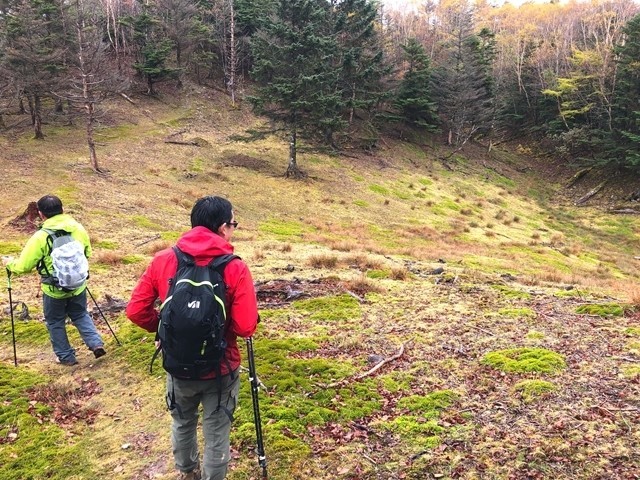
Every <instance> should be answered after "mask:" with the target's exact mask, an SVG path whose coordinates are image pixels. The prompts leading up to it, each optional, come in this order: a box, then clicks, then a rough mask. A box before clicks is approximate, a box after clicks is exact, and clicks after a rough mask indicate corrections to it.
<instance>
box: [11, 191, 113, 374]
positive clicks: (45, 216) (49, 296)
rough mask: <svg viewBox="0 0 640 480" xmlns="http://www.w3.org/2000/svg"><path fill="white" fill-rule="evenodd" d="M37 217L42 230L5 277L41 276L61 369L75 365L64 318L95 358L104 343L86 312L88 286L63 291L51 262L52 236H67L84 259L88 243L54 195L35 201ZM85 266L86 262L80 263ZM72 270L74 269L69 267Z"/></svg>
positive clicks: (30, 240) (44, 302)
mask: <svg viewBox="0 0 640 480" xmlns="http://www.w3.org/2000/svg"><path fill="white" fill-rule="evenodd" d="M37 205H38V214H39V215H40V218H42V220H44V222H43V224H42V228H41V229H40V230H38V231H37V232H36V233H34V234H33V236H32V237H31V238H30V239H29V240H28V241H27V243H26V245H25V247H24V249H23V250H22V252H21V253H20V256H19V257H18V259H17V260H11V259H9V261H8V263H7V265H6V268H7V275H11V274H15V275H20V274H24V273H29V272H31V271H32V270H34V269H37V270H38V273H40V275H41V276H42V292H43V296H42V303H43V310H44V318H45V322H46V324H47V330H48V331H49V338H50V340H51V345H52V346H53V352H54V353H55V354H56V361H57V362H58V363H60V364H62V365H68V366H72V365H77V363H78V361H77V359H76V352H75V350H74V348H73V347H72V346H71V345H70V344H69V339H68V337H67V330H66V327H65V321H66V318H67V316H68V317H69V318H70V319H71V322H72V323H73V325H74V326H75V327H76V328H77V329H78V331H79V332H80V336H81V337H82V340H83V341H84V343H85V344H86V346H87V347H88V348H89V350H91V351H92V352H93V354H94V356H95V357H96V358H99V357H101V356H103V355H104V354H105V353H106V351H105V349H104V342H103V341H102V338H101V336H100V334H99V333H98V330H97V329H96V326H95V325H94V323H93V320H92V319H91V317H90V316H89V313H88V312H87V285H86V280H85V279H82V280H81V282H80V285H79V286H77V287H75V288H72V289H70V288H62V287H60V286H59V285H58V282H57V278H55V277H54V273H53V272H54V268H53V261H52V259H51V249H52V238H51V234H52V233H54V234H55V232H62V231H63V232H68V233H69V234H70V235H71V237H72V240H77V241H78V242H79V243H80V244H81V245H82V246H84V256H85V257H86V258H88V257H89V256H90V255H91V242H90V240H89V235H88V234H87V231H86V230H85V229H84V227H83V226H82V225H81V224H80V223H79V222H77V221H76V220H74V219H73V218H72V217H71V216H70V215H67V214H65V213H63V210H62V201H61V200H60V199H59V198H58V197H56V196H55V195H45V196H44V197H42V198H41V199H40V200H38V204H37ZM82 261H84V262H86V259H82ZM71 267H73V265H72V266H71Z"/></svg>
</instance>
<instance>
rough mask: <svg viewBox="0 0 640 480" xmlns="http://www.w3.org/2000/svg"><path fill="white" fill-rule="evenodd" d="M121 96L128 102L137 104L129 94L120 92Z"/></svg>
mask: <svg viewBox="0 0 640 480" xmlns="http://www.w3.org/2000/svg"><path fill="white" fill-rule="evenodd" d="M120 96H121V97H122V98H124V99H125V100H126V101H127V102H129V103H130V104H131V105H136V102H134V101H133V100H131V99H130V98H129V97H128V96H127V95H125V94H124V93H122V92H121V93H120Z"/></svg>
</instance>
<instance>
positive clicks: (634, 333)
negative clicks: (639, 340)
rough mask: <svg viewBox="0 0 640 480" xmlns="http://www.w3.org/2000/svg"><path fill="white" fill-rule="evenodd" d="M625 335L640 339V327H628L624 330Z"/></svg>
mask: <svg viewBox="0 0 640 480" xmlns="http://www.w3.org/2000/svg"><path fill="white" fill-rule="evenodd" d="M624 334H625V335H628V336H629V337H640V327H628V328H625V329H624Z"/></svg>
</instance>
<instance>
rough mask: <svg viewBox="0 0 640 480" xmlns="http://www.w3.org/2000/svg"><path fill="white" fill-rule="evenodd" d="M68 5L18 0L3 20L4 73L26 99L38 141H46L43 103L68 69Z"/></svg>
mask: <svg viewBox="0 0 640 480" xmlns="http://www.w3.org/2000/svg"><path fill="white" fill-rule="evenodd" d="M64 8H65V5H64V4H63V3H61V2H59V1H58V0H40V1H35V0H17V1H16V2H12V3H11V4H9V5H8V6H7V7H6V10H5V11H6V13H5V14H4V15H2V16H1V17H0V27H1V28H0V31H1V32H2V34H3V43H4V47H5V48H4V52H3V57H2V62H3V69H4V70H5V71H6V72H7V73H8V75H9V76H10V78H11V79H12V81H13V82H14V88H15V89H16V90H17V91H18V92H20V93H19V94H20V96H22V95H24V96H26V98H27V100H28V104H29V110H30V113H31V121H32V125H33V129H34V133H35V138H36V139H43V138H44V134H43V133H42V99H43V97H46V96H47V95H50V94H51V92H52V91H53V90H54V89H56V87H57V86H58V85H59V82H60V81H61V78H60V74H61V72H62V71H63V70H64V69H65V63H66V62H65V53H66V50H65V42H66V40H67V39H66V38H65V29H64V23H63V20H64V15H63V12H64Z"/></svg>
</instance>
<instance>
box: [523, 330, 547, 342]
mask: <svg viewBox="0 0 640 480" xmlns="http://www.w3.org/2000/svg"><path fill="white" fill-rule="evenodd" d="M525 338H526V339H527V340H542V339H543V338H544V333H542V332H538V331H537V330H530V331H529V332H527V334H526V335H525Z"/></svg>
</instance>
